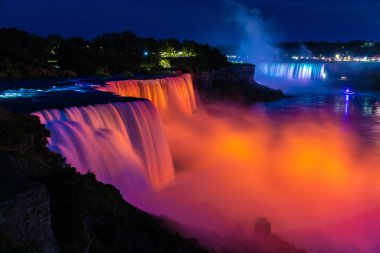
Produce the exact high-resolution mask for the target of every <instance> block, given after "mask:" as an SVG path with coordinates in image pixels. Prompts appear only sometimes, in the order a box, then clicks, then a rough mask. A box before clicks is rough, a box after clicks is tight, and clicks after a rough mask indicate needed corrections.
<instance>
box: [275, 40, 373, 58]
mask: <svg viewBox="0 0 380 253" xmlns="http://www.w3.org/2000/svg"><path fill="white" fill-rule="evenodd" d="M278 47H279V48H280V49H282V50H283V52H284V53H285V54H286V55H287V56H290V57H291V56H295V55H301V56H318V57H319V56H324V57H334V56H335V55H336V54H342V55H343V54H344V55H351V56H353V57H355V56H368V57H372V56H378V55H380V42H379V43H376V42H367V41H362V40H356V41H350V42H323V41H321V42H314V41H305V42H300V41H296V42H284V43H280V44H278Z"/></svg>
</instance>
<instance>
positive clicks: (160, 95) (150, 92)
mask: <svg viewBox="0 0 380 253" xmlns="http://www.w3.org/2000/svg"><path fill="white" fill-rule="evenodd" d="M97 89H98V90H101V91H106V92H112V93H115V94H117V95H119V96H125V97H137V98H146V99H149V100H150V101H152V103H153V104H154V105H155V106H156V107H157V108H158V109H159V110H160V111H161V112H166V111H178V112H180V113H183V114H185V115H191V114H192V113H193V112H194V110H195V109H196V108H197V105H196V100H195V95H194V88H193V82H192V79H191V75H190V74H183V75H181V76H177V77H166V78H162V79H152V80H122V81H111V82H107V83H106V85H105V86H99V87H98V88H97Z"/></svg>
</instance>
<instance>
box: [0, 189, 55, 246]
mask: <svg viewBox="0 0 380 253" xmlns="http://www.w3.org/2000/svg"><path fill="white" fill-rule="evenodd" d="M0 210H1V212H0V233H2V234H3V235H5V236H7V237H8V238H9V239H11V240H12V241H13V242H14V244H15V245H16V246H18V247H21V248H27V249H28V252H41V253H45V252H46V253H54V252H58V251H59V249H58V247H57V245H56V243H55V239H54V236H53V231H52V229H51V222H50V218H51V217H50V198H49V193H48V191H47V189H46V187H44V186H43V185H42V184H40V185H37V186H36V187H34V188H32V189H29V190H26V191H24V192H22V193H20V194H18V195H16V196H14V197H10V198H7V199H5V200H3V201H0Z"/></svg>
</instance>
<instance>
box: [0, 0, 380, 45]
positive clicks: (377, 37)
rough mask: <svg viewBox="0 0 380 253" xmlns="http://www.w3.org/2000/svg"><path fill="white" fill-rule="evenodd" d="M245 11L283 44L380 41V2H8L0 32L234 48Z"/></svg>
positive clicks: (3, 4) (3, 0)
mask: <svg viewBox="0 0 380 253" xmlns="http://www.w3.org/2000/svg"><path fill="white" fill-rule="evenodd" d="M237 6H239V7H237ZM237 8H238V9H239V10H240V12H239V11H237V10H236V9H237ZM253 9H256V10H253ZM241 10H243V11H244V12H245V13H246V14H247V13H248V16H249V13H255V15H254V16H255V17H253V18H252V19H253V21H252V20H251V21H252V22H256V21H257V19H258V21H257V22H258V24H259V25H260V27H261V33H263V32H265V34H266V35H265V36H266V37H268V38H270V40H271V41H275V42H277V41H294V40H318V41H319V40H327V41H338V40H339V41H347V40H354V39H364V40H374V41H380V0H239V1H238V0H236V1H235V2H234V3H231V1H228V0H226V1H223V0H0V27H16V28H19V29H24V30H27V31H30V32H33V33H37V34H41V35H47V34H61V35H64V36H72V35H79V36H83V37H86V38H92V37H94V36H95V35H98V34H100V33H103V32H112V31H116V32H120V31H124V30H131V31H134V32H136V33H137V34H138V35H142V36H153V37H157V38H167V37H176V38H179V39H184V38H189V39H193V40H197V41H200V42H207V43H210V44H212V45H226V44H234V43H237V41H238V40H239V39H240V38H241V37H242V36H243V35H242V34H243V33H244V29H245V28H244V27H243V24H242V23H244V21H243V22H240V24H238V23H237V22H236V19H237V17H236V15H240V14H241ZM239 13H240V14H239ZM245 16H246V17H245V18H249V17H247V15H245ZM260 36H261V35H260Z"/></svg>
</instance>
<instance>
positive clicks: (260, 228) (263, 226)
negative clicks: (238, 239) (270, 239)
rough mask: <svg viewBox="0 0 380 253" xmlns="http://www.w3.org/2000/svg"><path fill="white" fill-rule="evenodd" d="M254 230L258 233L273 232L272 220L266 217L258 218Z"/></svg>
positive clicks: (267, 233) (266, 233) (268, 233)
mask: <svg viewBox="0 0 380 253" xmlns="http://www.w3.org/2000/svg"><path fill="white" fill-rule="evenodd" d="M254 232H255V234H258V235H270V234H271V233H272V227H271V224H270V222H269V221H268V220H267V219H266V218H263V217H260V218H258V219H257V220H256V222H255V225H254Z"/></svg>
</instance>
